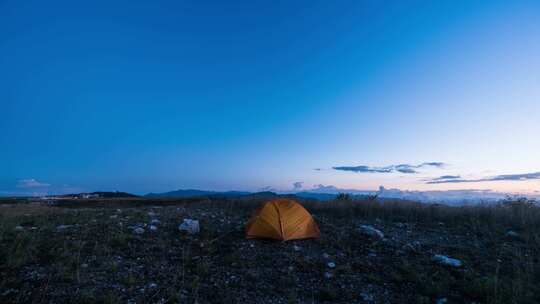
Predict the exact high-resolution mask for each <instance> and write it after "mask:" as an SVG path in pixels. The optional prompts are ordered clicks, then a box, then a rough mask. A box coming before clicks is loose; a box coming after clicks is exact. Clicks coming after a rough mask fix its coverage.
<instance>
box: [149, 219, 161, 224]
mask: <svg viewBox="0 0 540 304" xmlns="http://www.w3.org/2000/svg"><path fill="white" fill-rule="evenodd" d="M150 224H152V225H159V224H161V221H160V220H158V219H152V220H151V221H150Z"/></svg>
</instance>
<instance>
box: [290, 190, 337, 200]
mask: <svg viewBox="0 0 540 304" xmlns="http://www.w3.org/2000/svg"><path fill="white" fill-rule="evenodd" d="M294 195H295V196H297V197H300V198H304V199H315V200H318V201H331V200H333V199H335V198H336V196H337V194H332V193H316V192H309V191H303V192H297V193H295V194H294Z"/></svg>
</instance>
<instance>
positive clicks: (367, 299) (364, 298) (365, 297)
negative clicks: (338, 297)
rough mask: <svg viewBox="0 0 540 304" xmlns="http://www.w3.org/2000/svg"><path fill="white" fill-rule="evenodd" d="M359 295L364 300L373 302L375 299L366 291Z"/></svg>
mask: <svg viewBox="0 0 540 304" xmlns="http://www.w3.org/2000/svg"><path fill="white" fill-rule="evenodd" d="M360 297H361V298H362V300H364V302H373V301H375V299H373V295H371V294H369V293H367V292H362V293H361V294H360Z"/></svg>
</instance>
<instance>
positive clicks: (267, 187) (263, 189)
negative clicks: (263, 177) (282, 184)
mask: <svg viewBox="0 0 540 304" xmlns="http://www.w3.org/2000/svg"><path fill="white" fill-rule="evenodd" d="M259 191H270V192H275V191H276V189H275V188H273V187H272V186H266V187H262V188H260V189H259Z"/></svg>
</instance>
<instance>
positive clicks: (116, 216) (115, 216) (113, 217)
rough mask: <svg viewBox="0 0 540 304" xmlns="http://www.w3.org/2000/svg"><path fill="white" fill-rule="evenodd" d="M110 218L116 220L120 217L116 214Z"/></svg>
mask: <svg viewBox="0 0 540 304" xmlns="http://www.w3.org/2000/svg"><path fill="white" fill-rule="evenodd" d="M109 218H111V219H115V218H118V215H116V214H115V215H111V216H109Z"/></svg>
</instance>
